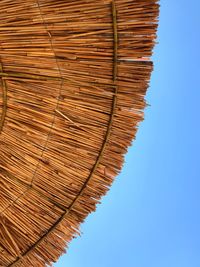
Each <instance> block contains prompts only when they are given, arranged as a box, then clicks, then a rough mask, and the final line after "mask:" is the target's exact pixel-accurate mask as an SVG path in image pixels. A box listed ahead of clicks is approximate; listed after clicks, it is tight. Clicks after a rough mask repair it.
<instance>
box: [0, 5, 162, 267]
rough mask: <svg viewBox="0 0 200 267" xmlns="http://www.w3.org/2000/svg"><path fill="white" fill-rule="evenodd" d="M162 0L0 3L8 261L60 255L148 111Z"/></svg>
mask: <svg viewBox="0 0 200 267" xmlns="http://www.w3.org/2000/svg"><path fill="white" fill-rule="evenodd" d="M157 17H158V4H157V1H156V0H115V1H114V0H103V1H99V0H69V1H63V0H54V1H51V0H27V1H21V0H12V1H11V0H1V1H0V18H1V20H0V147H1V150H0V266H2V267H11V266H12V267H14V266H15V267H19V266H20V267H27V266H28V267H29V266H34V267H36V266H37V267H44V266H48V265H51V264H52V263H53V262H55V261H57V259H58V258H59V256H60V255H61V254H62V253H63V252H64V251H65V247H66V246H67V245H68V243H69V242H70V240H71V239H72V238H73V237H75V236H76V235H77V234H78V232H79V230H78V229H79V225H80V223H82V222H83V221H84V219H85V218H86V216H87V215H88V214H89V213H90V212H92V211H95V207H96V204H97V203H99V201H100V198H101V197H102V196H103V195H105V193H106V192H107V190H108V188H109V187H110V186H111V184H112V182H113V179H114V178H115V176H116V175H117V174H118V173H119V171H120V169H121V167H122V164H123V157H124V154H125V153H126V151H127V148H128V146H129V145H130V144H131V141H132V139H134V138H135V135H136V131H137V127H138V123H139V122H140V121H141V120H142V119H143V109H144V107H145V105H146V104H145V100H144V96H145V93H146V90H147V87H148V83H149V79H150V74H151V71H152V62H151V61H150V60H149V57H150V56H151V54H152V49H153V46H154V44H155V37H156V28H157Z"/></svg>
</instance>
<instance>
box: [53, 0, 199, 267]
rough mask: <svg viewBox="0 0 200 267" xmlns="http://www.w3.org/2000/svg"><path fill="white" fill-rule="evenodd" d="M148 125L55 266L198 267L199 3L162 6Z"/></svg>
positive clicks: (166, 0)
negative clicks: (78, 236)
mask: <svg viewBox="0 0 200 267" xmlns="http://www.w3.org/2000/svg"><path fill="white" fill-rule="evenodd" d="M160 3H161V13H160V26H159V31H158V42H159V44H158V45H157V46H156V48H155V50H154V57H153V60H154V62H155V68H154V72H153V74H152V79H151V86H150V88H149V91H148V95H147V101H148V103H149V104H150V105H151V106H150V107H148V108H147V109H146V112H145V121H144V122H143V123H142V124H141V125H140V128H139V131H138V134H137V139H136V141H135V142H134V143H133V147H131V148H130V149H129V153H128V155H127V156H126V163H125V165H124V168H123V171H122V173H121V174H120V175H119V176H118V177H117V179H116V181H115V183H114V184H113V187H112V189H111V190H110V192H109V193H108V195H107V196H106V197H104V198H103V200H102V204H101V205H100V206H98V209H97V212H96V213H94V214H92V215H90V216H89V217H88V219H87V221H86V223H84V224H83V225H82V227H81V230H82V232H83V234H82V236H81V237H80V238H77V239H75V240H74V241H73V242H72V243H71V245H70V249H69V250H68V254H67V255H64V256H63V257H62V258H61V259H60V261H59V262H58V263H57V264H55V266H56V267H200V155H199V154H200V123H199V122H200V119H199V117H200V111H199V107H200V55H199V54H200V15H199V14H200V1H199V0H196V1H195V0H191V1H186V0H176V1H174V0H163V1H162V0H161V1H160Z"/></svg>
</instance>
